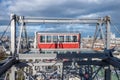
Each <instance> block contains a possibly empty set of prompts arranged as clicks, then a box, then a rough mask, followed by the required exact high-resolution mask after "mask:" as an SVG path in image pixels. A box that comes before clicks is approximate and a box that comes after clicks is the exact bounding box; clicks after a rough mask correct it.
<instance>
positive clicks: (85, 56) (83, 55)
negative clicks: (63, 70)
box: [57, 53, 107, 59]
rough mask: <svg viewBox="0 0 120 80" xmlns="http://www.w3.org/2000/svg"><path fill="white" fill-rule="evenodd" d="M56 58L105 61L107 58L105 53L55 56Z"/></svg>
mask: <svg viewBox="0 0 120 80" xmlns="http://www.w3.org/2000/svg"><path fill="white" fill-rule="evenodd" d="M57 58H58V59H59V58H60V59H64V58H65V59H73V58H82V59H83V58H99V59H105V58H107V56H106V54H105V53H80V54H69V53H67V54H57Z"/></svg>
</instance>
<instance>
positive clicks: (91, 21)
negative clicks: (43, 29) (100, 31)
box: [19, 17, 103, 24]
mask: <svg viewBox="0 0 120 80" xmlns="http://www.w3.org/2000/svg"><path fill="white" fill-rule="evenodd" d="M19 22H21V21H20V20H19ZM24 22H25V23H72V24H74V23H75V24H77V23H78V24H79V23H82V24H96V23H99V22H103V21H102V19H101V18H98V19H74V18H71V19H69V18H66V19H65V18H32V17H30V18H25V20H24Z"/></svg>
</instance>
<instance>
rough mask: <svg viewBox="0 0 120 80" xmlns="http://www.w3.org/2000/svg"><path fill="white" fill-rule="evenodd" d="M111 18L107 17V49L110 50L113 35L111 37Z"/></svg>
mask: <svg viewBox="0 0 120 80" xmlns="http://www.w3.org/2000/svg"><path fill="white" fill-rule="evenodd" d="M110 34H111V33H110V17H109V16H106V41H105V42H106V49H107V50H108V49H110V38H111V35H110Z"/></svg>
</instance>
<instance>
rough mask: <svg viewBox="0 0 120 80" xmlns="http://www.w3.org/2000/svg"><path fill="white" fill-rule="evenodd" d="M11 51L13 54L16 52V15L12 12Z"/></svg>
mask: <svg viewBox="0 0 120 80" xmlns="http://www.w3.org/2000/svg"><path fill="white" fill-rule="evenodd" d="M10 18H11V53H12V55H14V54H15V52H16V15H15V14H11V17H10Z"/></svg>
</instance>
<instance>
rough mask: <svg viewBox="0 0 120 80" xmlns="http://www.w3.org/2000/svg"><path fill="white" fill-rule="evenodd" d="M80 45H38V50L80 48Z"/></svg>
mask: <svg viewBox="0 0 120 80" xmlns="http://www.w3.org/2000/svg"><path fill="white" fill-rule="evenodd" d="M79 47H80V45H79V43H78V42H77V43H60V44H55V43H49V44H48V43H41V44H38V48H41V49H42V48H43V49H49V48H63V49H65V48H79Z"/></svg>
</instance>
